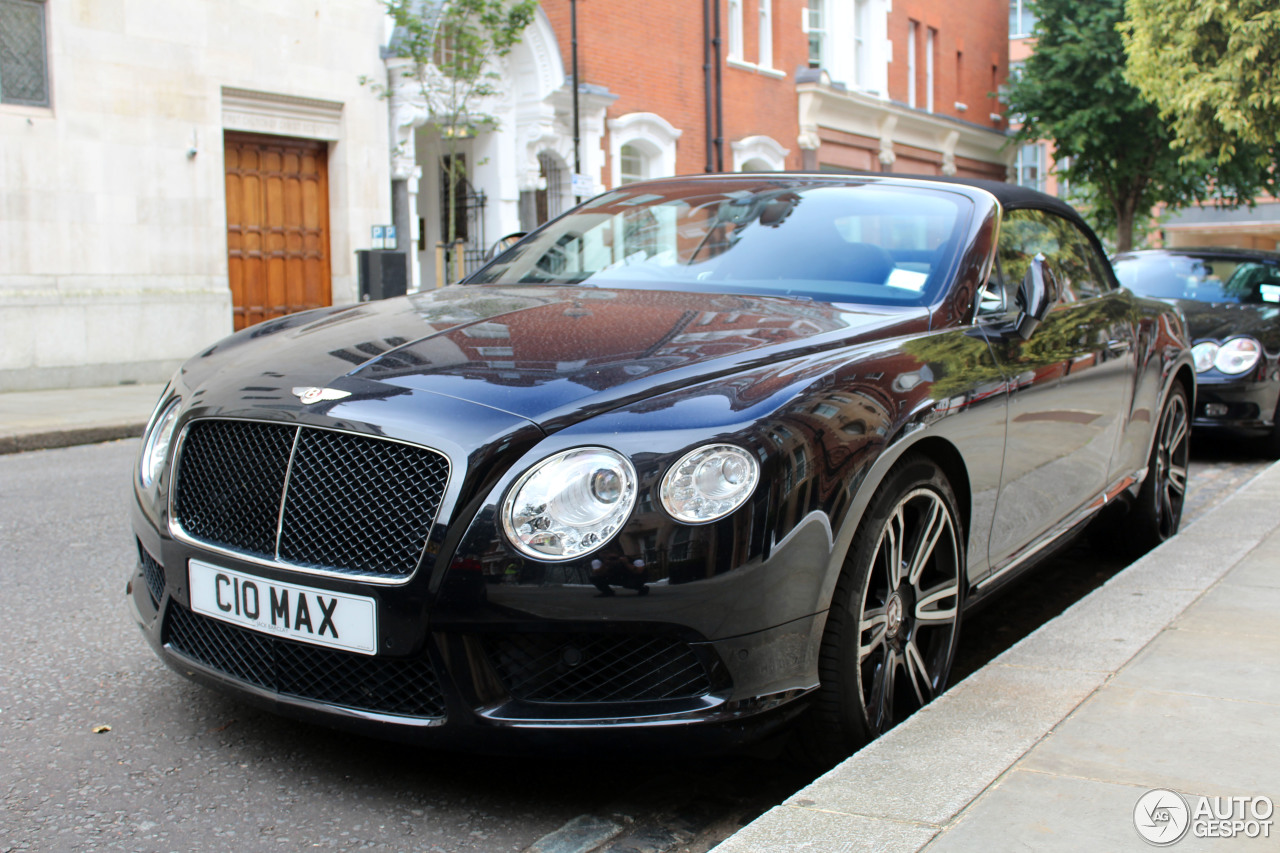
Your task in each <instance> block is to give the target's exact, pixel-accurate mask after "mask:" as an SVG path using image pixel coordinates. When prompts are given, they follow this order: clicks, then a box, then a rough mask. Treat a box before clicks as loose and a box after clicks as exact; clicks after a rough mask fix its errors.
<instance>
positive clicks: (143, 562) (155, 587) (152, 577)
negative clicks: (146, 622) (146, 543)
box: [137, 542, 164, 607]
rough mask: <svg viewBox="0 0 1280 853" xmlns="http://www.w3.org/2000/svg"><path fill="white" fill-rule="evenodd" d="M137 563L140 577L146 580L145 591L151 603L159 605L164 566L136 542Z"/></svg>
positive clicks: (161, 595) (162, 587)
mask: <svg viewBox="0 0 1280 853" xmlns="http://www.w3.org/2000/svg"><path fill="white" fill-rule="evenodd" d="M137 544H138V564H139V565H140V566H141V567H142V577H143V579H144V580H145V581H146V582H147V592H148V593H150V595H151V603H152V604H154V605H155V606H156V607H159V606H160V599H162V598H164V567H163V566H161V565H160V563H159V562H158V561H157V560H156V558H155V557H153V556H151V555H150V554H148V553H147V549H146V548H143V547H142V543H141V542H138V543H137Z"/></svg>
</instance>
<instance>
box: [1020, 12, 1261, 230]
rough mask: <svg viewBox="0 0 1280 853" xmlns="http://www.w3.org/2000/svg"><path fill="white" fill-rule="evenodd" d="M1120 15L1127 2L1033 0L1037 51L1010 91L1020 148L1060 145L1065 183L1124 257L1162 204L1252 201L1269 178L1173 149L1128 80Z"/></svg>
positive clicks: (1152, 111) (1150, 107)
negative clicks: (1036, 143) (1031, 144)
mask: <svg viewBox="0 0 1280 853" xmlns="http://www.w3.org/2000/svg"><path fill="white" fill-rule="evenodd" d="M1124 11H1125V10H1124V0H1091V2H1088V3H1082V2H1079V0H1037V2H1036V14H1037V16H1038V18H1039V22H1038V24H1037V25H1036V30H1035V35H1036V36H1037V38H1038V42H1037V44H1036V50H1035V53H1033V54H1032V55H1031V57H1030V58H1029V59H1028V60H1027V62H1026V65H1025V69H1024V72H1023V74H1022V77H1021V78H1020V79H1018V80H1015V81H1013V82H1011V83H1010V86H1009V90H1008V103H1009V110H1010V112H1012V113H1020V114H1021V117H1022V127H1021V129H1020V130H1019V131H1018V132H1017V134H1016V135H1015V141H1016V142H1017V143H1022V142H1030V141H1035V140H1042V139H1051V140H1053V141H1054V144H1055V145H1056V146H1057V155H1058V157H1059V159H1060V160H1061V159H1062V158H1070V161H1069V162H1070V165H1069V166H1067V167H1065V168H1060V169H1059V177H1060V178H1062V179H1065V180H1066V181H1067V182H1068V183H1069V184H1070V186H1071V188H1072V200H1073V201H1074V202H1076V203H1077V205H1078V206H1079V207H1080V208H1081V210H1082V212H1083V213H1085V215H1086V216H1088V217H1089V218H1090V219H1091V220H1092V223H1093V225H1094V227H1095V228H1096V229H1097V230H1098V231H1099V232H1101V233H1104V234H1113V235H1114V239H1115V244H1116V248H1117V249H1119V250H1121V251H1123V250H1125V249H1128V248H1131V247H1132V245H1133V234H1134V229H1135V225H1136V224H1137V223H1138V222H1139V220H1140V219H1145V218H1146V217H1147V216H1149V214H1150V211H1151V210H1152V208H1153V207H1155V206H1156V205H1157V204H1159V203H1161V202H1163V203H1164V204H1166V205H1168V206H1169V207H1171V208H1179V207H1184V206H1186V205H1188V204H1191V203H1193V202H1197V201H1205V200H1208V199H1221V200H1223V201H1224V202H1225V203H1227V204H1232V205H1234V204H1239V203H1246V202H1251V201H1252V198H1253V196H1254V195H1255V194H1256V193H1257V192H1258V190H1259V188H1260V186H1262V185H1263V184H1264V183H1265V181H1266V180H1267V178H1266V175H1265V174H1263V173H1261V172H1259V170H1257V169H1254V168H1244V167H1242V165H1241V164H1240V163H1239V162H1238V161H1237V162H1231V163H1224V164H1219V163H1216V162H1214V161H1212V160H1207V159H1204V158H1185V157H1181V158H1180V156H1179V152H1177V151H1175V150H1173V149H1172V148H1171V147H1170V142H1171V141H1172V139H1173V135H1172V133H1171V132H1170V130H1169V128H1168V127H1167V126H1166V124H1165V122H1164V121H1163V120H1162V119H1161V118H1160V114H1159V112H1158V110H1157V109H1156V108H1155V106H1154V105H1152V104H1151V103H1150V102H1149V101H1147V100H1146V99H1145V98H1143V97H1142V95H1141V94H1140V93H1139V92H1138V90H1137V89H1135V88H1134V87H1133V86H1132V85H1131V84H1130V83H1129V82H1128V81H1127V80H1126V79H1125V63H1126V59H1125V51H1124V42H1123V40H1122V39H1121V36H1120V33H1119V31H1118V30H1117V28H1116V27H1117V25H1118V24H1119V23H1120V22H1121V21H1122V20H1123V18H1124Z"/></svg>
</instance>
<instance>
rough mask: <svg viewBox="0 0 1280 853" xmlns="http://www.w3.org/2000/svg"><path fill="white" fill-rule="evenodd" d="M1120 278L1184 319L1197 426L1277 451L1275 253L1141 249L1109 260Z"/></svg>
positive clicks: (1279, 292)
mask: <svg viewBox="0 0 1280 853" xmlns="http://www.w3.org/2000/svg"><path fill="white" fill-rule="evenodd" d="M1115 270H1116V274H1117V275H1118V276H1119V278H1120V283H1121V284H1123V285H1124V286H1125V287H1127V288H1129V289H1130V290H1132V291H1134V292H1135V293H1138V294H1140V295H1142V296H1149V297H1152V298H1154V299H1164V300H1166V301H1167V302H1169V303H1171V304H1173V305H1175V306H1177V307H1178V308H1179V309H1180V310H1181V311H1182V312H1183V315H1184V316H1185V317H1186V318H1187V328H1188V330H1189V333H1190V335H1191V341H1192V344H1193V346H1192V347H1191V356H1192V358H1193V359H1194V360H1195V368H1196V382H1197V384H1198V386H1199V389H1200V393H1199V395H1198V398H1197V400H1196V409H1195V411H1194V412H1193V417H1192V421H1191V422H1192V426H1194V427H1195V428H1196V429H1197V430H1204V431H1212V432H1218V433H1233V434H1238V435H1243V436H1252V437H1256V438H1260V439H1262V445H1263V449H1264V451H1265V452H1266V453H1267V454H1268V455H1270V456H1272V457H1280V253H1277V252H1266V251H1262V250H1256V249H1228V248H1202V249H1190V248H1187V249H1146V250H1142V251H1136V252H1125V253H1123V254H1121V255H1118V256H1117V257H1116V259H1115Z"/></svg>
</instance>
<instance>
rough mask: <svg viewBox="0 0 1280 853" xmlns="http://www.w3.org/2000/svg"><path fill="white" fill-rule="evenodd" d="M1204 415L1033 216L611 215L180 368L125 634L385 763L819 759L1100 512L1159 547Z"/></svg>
mask: <svg viewBox="0 0 1280 853" xmlns="http://www.w3.org/2000/svg"><path fill="white" fill-rule="evenodd" d="M1193 378H1194V374H1193V371H1192V365H1191V357H1190V352H1189V350H1188V345H1187V341H1186V338H1185V333H1184V327H1183V322H1182V319H1181V317H1180V316H1179V315H1178V313H1177V312H1176V311H1175V310H1174V309H1173V308H1172V307H1170V306H1168V305H1165V304H1163V303H1161V302H1159V301H1155V300H1147V299H1143V298H1141V297H1138V296H1135V295H1134V294H1132V293H1130V292H1129V291H1126V290H1124V289H1122V288H1120V287H1119V285H1118V283H1117V282H1116V280H1115V278H1114V277H1113V274H1112V271H1111V266H1110V264H1109V263H1108V262H1107V260H1106V258H1105V256H1104V255H1103V253H1102V250H1101V247H1100V246H1099V243H1098V241H1097V239H1096V237H1095V236H1094V235H1093V234H1092V233H1091V232H1090V231H1089V229H1088V228H1087V227H1086V226H1085V225H1084V223H1083V222H1082V221H1081V220H1080V218H1079V217H1078V216H1077V215H1076V214H1075V213H1074V212H1073V211H1072V210H1071V209H1070V208H1069V207H1067V206H1066V205H1064V204H1063V203H1061V202H1060V201H1058V200H1056V199H1053V198H1051V197H1049V196H1045V195H1042V194H1039V193H1035V192H1032V191H1029V190H1025V189H1021V188H1018V187H1014V186H1010V185H1006V184H999V183H985V182H964V181H945V180H923V179H907V178H896V177H886V176H876V177H854V176H831V175H793V174H756V175H723V176H708V177H698V178H688V179H669V180H660V181H650V182H643V183H636V184H630V185H627V186H624V187H621V188H619V189H616V190H614V191H611V192H609V193H606V194H604V195H602V196H599V197H597V198H595V199H592V200H590V201H587V202H586V203H584V204H582V205H580V206H579V207H577V208H575V209H574V210H572V211H570V212H569V213H568V214H566V215H564V216H562V217H560V218H559V219H556V220H554V221H553V222H551V223H549V224H547V225H545V226H544V227H542V228H540V229H539V230H537V231H535V232H533V233H531V234H530V235H528V236H527V237H524V238H523V239H522V240H520V241H519V242H518V243H517V244H516V245H514V246H512V247H510V248H508V249H507V250H505V251H504V252H502V254H500V255H499V256H498V257H496V258H495V259H493V261H491V262H490V263H489V264H488V265H487V266H486V267H484V268H482V269H481V270H480V271H479V272H477V273H476V274H475V275H473V276H472V277H471V278H470V279H468V280H467V281H465V282H463V283H462V284H460V285H457V286H451V287H446V288H442V289H439V290H435V291H430V292H423V293H417V294H411V295H409V296H407V297H402V298H397V299H390V300H386V301H381V302H369V303H362V304H359V305H354V306H346V307H333V308H325V309H320V310H316V311H311V312H307V313H303V314H295V315H291V316H287V317H283V318H280V319H277V320H272V321H269V322H266V323H263V324H261V325H258V326H254V327H252V328H249V329H246V330H244V331H241V332H239V333H237V334H235V335H232V336H231V337H229V338H227V339H225V340H223V341H221V342H219V343H217V344H216V345H214V346H211V347H209V348H208V349H207V350H205V351H204V352H201V353H199V354H198V355H196V356H195V357H193V358H192V359H191V360H190V361H188V362H187V363H186V364H185V365H184V366H183V367H182V368H181V370H180V371H179V372H178V373H177V375H175V377H174V378H173V381H172V382H171V383H170V385H169V386H168V388H167V389H166V390H165V392H164V394H163V396H162V398H161V400H160V401H159V404H158V407H157V409H156V412H155V415H154V416H153V417H152V419H151V423H150V425H149V427H148V429H147V431H146V434H145V438H144V442H143V446H142V450H141V456H140V459H139V464H138V467H137V470H136V472H135V474H134V495H135V500H134V505H133V529H134V531H135V534H136V538H137V548H138V557H139V561H138V567H137V571H136V573H135V574H134V576H133V577H132V579H131V583H130V590H131V601H132V606H133V612H134V614H135V616H136V619H137V621H138V623H139V624H140V625H141V627H142V630H143V632H144V634H145V635H146V637H147V639H148V640H149V641H150V643H151V644H152V646H153V647H154V648H155V650H156V651H157V653H158V654H159V655H160V656H161V657H162V658H163V659H164V660H165V661H166V662H167V663H168V664H169V665H170V666H172V667H173V668H174V669H175V670H177V671H178V672H179V673H182V674H183V675H186V676H189V677H191V678H194V679H196V680H199V681H201V682H204V683H207V684H210V685H213V686H214V687H217V688H219V689H221V690H224V691H227V692H230V693H232V694H234V695H236V696H239V697H242V698H243V699H245V700H249V701H253V702H256V703H259V704H262V705H265V706H267V707H269V708H273V709H275V710H277V711H279V712H282V713H285V714H289V715H292V716H295V717H298V718H302V719H306V720H311V721H316V722H321V723H326V724H330V725H335V726H344V727H348V728H352V729H356V730H360V731H364V732H368V733H372V734H376V735H381V736H387V737H393V738H403V739H407V740H413V741H418V742H422V743H432V744H437V745H448V746H452V747H459V748H463V747H465V748H486V749H487V748H493V747H494V746H495V745H502V747H501V748H512V747H520V746H533V745H540V744H545V743H549V742H554V743H557V744H560V745H564V744H565V743H566V742H568V743H576V744H578V745H583V744H588V743H597V742H600V741H606V740H607V741H609V742H611V743H618V744H624V745H629V746H637V745H642V744H651V743H655V742H657V743H667V744H669V743H672V742H673V741H674V740H675V739H676V738H677V737H678V736H679V735H681V734H682V733H683V734H688V735H691V736H693V737H695V738H697V739H698V740H699V742H702V743H707V744H717V745H724V744H733V743H738V742H742V741H744V740H748V739H751V738H756V737H760V736H762V735H764V734H766V733H768V732H770V731H774V730H777V729H779V728H780V727H782V726H784V725H789V724H795V726H796V729H795V730H796V731H797V732H799V733H800V734H801V738H800V740H801V742H803V743H804V744H806V745H807V746H808V747H809V748H810V749H811V751H812V752H813V753H814V754H816V755H819V756H822V757H825V758H827V759H831V758H833V757H837V756H840V755H842V754H843V755H847V754H848V752H849V751H850V750H852V749H853V748H855V747H856V746H857V745H859V744H860V743H862V742H864V741H866V740H867V739H869V738H872V737H874V736H876V735H877V734H879V733H880V732H882V731H884V730H885V729H887V728H889V727H890V726H892V725H893V724H894V723H896V722H897V721H899V720H901V719H902V718H903V717H904V716H906V715H907V714H909V713H911V712H912V711H913V710H914V709H916V708H919V707H920V706H922V705H924V704H925V703H927V702H929V701H930V700H931V699H933V698H934V697H935V696H937V695H938V694H939V693H940V692H941V691H942V690H943V689H944V687H945V685H946V683H947V677H948V671H949V669H950V666H951V660H952V656H953V653H954V651H955V648H956V642H957V636H958V631H959V627H960V625H961V622H962V619H961V614H962V612H963V611H964V610H965V609H966V608H968V607H971V606H973V605H975V604H977V603H979V602H980V601H982V600H983V599H984V598H986V597H987V596H988V595H989V594H990V593H991V592H992V591H993V590H995V589H997V588H999V587H1000V586H1001V585H1002V584H1003V583H1005V582H1006V581H1008V580H1009V579H1011V578H1013V577H1015V576H1017V575H1019V574H1020V573H1021V572H1022V571H1023V570H1025V569H1027V568H1029V567H1030V566H1032V565H1033V564H1035V563H1036V562H1037V560H1039V559H1041V558H1043V557H1044V556H1045V555H1047V554H1049V553H1050V552H1052V551H1053V550H1054V547H1055V546H1058V545H1061V544H1062V543H1064V542H1066V541H1067V540H1068V538H1069V537H1071V536H1072V535H1073V534H1074V533H1076V532H1077V531H1079V530H1080V529H1082V527H1083V526H1084V525H1085V524H1086V523H1087V522H1089V521H1090V519H1092V518H1094V516H1095V515H1097V514H1098V512H1099V511H1100V510H1101V509H1102V508H1103V507H1104V506H1107V507H1120V508H1124V507H1127V508H1128V512H1129V517H1128V520H1127V524H1126V530H1127V535H1128V537H1129V539H1130V541H1132V542H1135V543H1137V544H1138V545H1139V546H1141V547H1150V546H1152V545H1154V544H1156V543H1158V542H1160V541H1162V540H1164V539H1166V538H1168V537H1169V536H1172V535H1173V534H1174V533H1175V532H1176V530H1177V528H1178V523H1179V519H1180V516H1181V509H1182V501H1183V496H1184V493H1185V489H1186V477H1187V447H1188V443H1187V434H1188V419H1189V412H1190V407H1191V405H1192V404H1193V402H1194V393H1195V385H1194V381H1193ZM974 736H975V737H981V733H980V732H975V733H974Z"/></svg>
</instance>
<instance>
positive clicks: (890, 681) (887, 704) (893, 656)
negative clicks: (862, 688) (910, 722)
mask: <svg viewBox="0 0 1280 853" xmlns="http://www.w3.org/2000/svg"><path fill="white" fill-rule="evenodd" d="M901 665H902V662H901V661H900V660H899V659H898V653H897V652H896V651H894V650H893V649H890V650H889V653H888V654H887V655H885V658H884V667H883V669H881V678H880V696H879V697H878V698H879V702H878V703H877V704H876V705H875V706H874V707H872V708H870V709H868V710H870V711H871V713H872V714H873V715H874V716H875V717H876V718H877V719H876V721H875V723H876V725H875V727H876V729H877V730H879V731H886V730H887V729H888V728H889V726H891V725H893V694H894V684H895V682H896V681H897V677H898V667H899V666H901Z"/></svg>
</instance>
